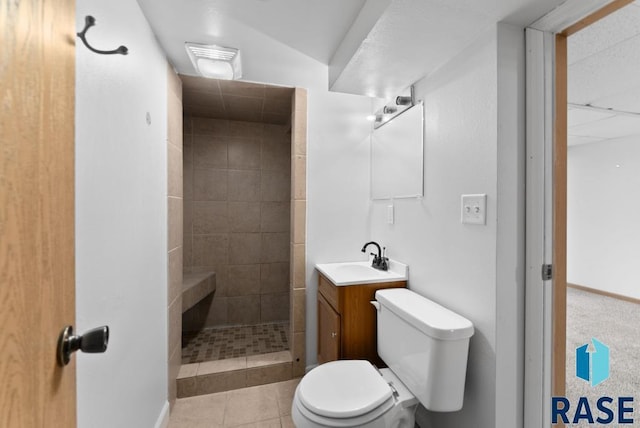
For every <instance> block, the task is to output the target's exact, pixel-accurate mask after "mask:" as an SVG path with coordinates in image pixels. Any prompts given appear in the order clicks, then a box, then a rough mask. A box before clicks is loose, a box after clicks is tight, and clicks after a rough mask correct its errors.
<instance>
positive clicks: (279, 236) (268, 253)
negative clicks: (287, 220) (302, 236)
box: [261, 232, 290, 263]
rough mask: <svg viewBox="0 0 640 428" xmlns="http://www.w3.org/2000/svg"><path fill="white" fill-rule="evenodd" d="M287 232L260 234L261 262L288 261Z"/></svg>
mask: <svg viewBox="0 0 640 428" xmlns="http://www.w3.org/2000/svg"><path fill="white" fill-rule="evenodd" d="M289 248H290V247H289V233H288V232H284V233H263V234H262V259H261V262H262V263H275V262H289Z"/></svg>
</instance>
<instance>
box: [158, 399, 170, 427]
mask: <svg viewBox="0 0 640 428" xmlns="http://www.w3.org/2000/svg"><path fill="white" fill-rule="evenodd" d="M169 408H170V406H169V402H168V401H165V402H164V406H162V411H161V412H160V415H159V416H158V420H157V421H156V425H155V428H167V427H168V426H169Z"/></svg>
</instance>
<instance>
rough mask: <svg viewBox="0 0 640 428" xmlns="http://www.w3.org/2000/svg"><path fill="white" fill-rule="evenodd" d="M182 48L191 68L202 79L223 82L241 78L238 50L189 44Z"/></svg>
mask: <svg viewBox="0 0 640 428" xmlns="http://www.w3.org/2000/svg"><path fill="white" fill-rule="evenodd" d="M184 47H185V49H186V50H187V54H188V55H189V59H190V60H191V63H192V64H193V67H194V68H195V69H196V71H197V72H198V73H200V75H202V76H203V77H209V78H212V79H223V80H237V79H240V78H241V77H242V62H241V60H240V50H238V49H235V48H226V47H223V46H217V45H202V44H199V43H191V42H187V43H185V46H184Z"/></svg>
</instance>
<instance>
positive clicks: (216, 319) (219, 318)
mask: <svg viewBox="0 0 640 428" xmlns="http://www.w3.org/2000/svg"><path fill="white" fill-rule="evenodd" d="M217 293H218V292H217V291H216V295H214V296H213V302H212V303H211V308H210V309H209V312H208V315H207V317H206V320H205V325H207V326H214V325H226V324H228V323H229V320H228V313H229V305H228V304H227V299H229V298H228V297H219V296H218V295H217Z"/></svg>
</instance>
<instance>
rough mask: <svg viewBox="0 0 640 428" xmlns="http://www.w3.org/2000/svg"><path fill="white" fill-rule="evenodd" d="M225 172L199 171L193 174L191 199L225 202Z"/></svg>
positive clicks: (217, 170)
mask: <svg viewBox="0 0 640 428" xmlns="http://www.w3.org/2000/svg"><path fill="white" fill-rule="evenodd" d="M227 180H228V179H227V171H226V170H224V169H200V168H196V169H195V170H194V172H193V199H194V200H196V201H226V200H227V193H228V191H227V182H228V181H227Z"/></svg>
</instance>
